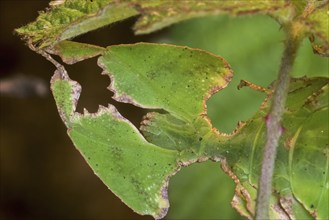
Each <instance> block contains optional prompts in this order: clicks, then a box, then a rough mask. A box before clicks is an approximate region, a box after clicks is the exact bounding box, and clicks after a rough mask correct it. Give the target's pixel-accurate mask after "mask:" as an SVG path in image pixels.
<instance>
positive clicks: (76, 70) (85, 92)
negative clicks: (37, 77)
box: [66, 58, 166, 129]
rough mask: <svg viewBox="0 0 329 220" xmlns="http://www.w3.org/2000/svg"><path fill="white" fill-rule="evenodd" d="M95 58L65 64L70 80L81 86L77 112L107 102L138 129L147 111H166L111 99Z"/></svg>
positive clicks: (111, 93) (108, 83)
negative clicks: (68, 64)
mask: <svg viewBox="0 0 329 220" xmlns="http://www.w3.org/2000/svg"><path fill="white" fill-rule="evenodd" d="M97 59H98V58H92V59H87V60H84V61H82V62H78V63H76V64H74V65H70V66H66V69H67V71H68V73H69V75H70V77H71V78H72V80H75V81H77V82H78V83H79V84H80V85H81V88H82V90H81V94H80V98H79V101H78V105H77V110H76V111H77V112H79V113H81V114H83V109H84V108H85V109H87V110H88V112H90V113H95V112H97V110H98V109H99V105H102V106H105V107H107V106H108V104H111V105H114V106H115V108H116V109H117V110H118V111H119V113H120V114H121V115H122V116H123V117H124V118H126V119H127V120H129V121H130V122H131V123H132V124H133V125H135V127H136V128H137V129H139V127H140V124H141V121H142V120H143V117H144V116H145V115H146V114H147V113H148V112H158V113H166V111H164V110H161V109H143V108H140V107H136V106H134V105H132V104H128V103H122V102H117V101H116V100H114V99H112V96H113V92H111V91H110V90H108V89H107V87H108V86H109V85H110V82H111V81H110V78H109V77H108V76H107V75H102V74H101V72H102V71H103V70H102V69H101V68H100V67H99V66H97Z"/></svg>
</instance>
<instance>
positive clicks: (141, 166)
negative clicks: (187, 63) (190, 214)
mask: <svg viewBox="0 0 329 220" xmlns="http://www.w3.org/2000/svg"><path fill="white" fill-rule="evenodd" d="M79 88H80V86H79V85H78V84H77V83H76V82H74V81H72V80H70V79H61V78H60V76H59V74H58V73H55V75H54V77H53V79H52V90H53V93H54V96H55V100H56V104H57V107H58V109H59V111H60V112H64V117H62V119H63V120H64V122H66V125H67V127H68V128H69V130H68V134H69V136H70V138H71V140H72V141H73V143H74V144H75V145H76V147H77V148H78V150H79V151H80V152H81V154H82V155H83V156H84V158H85V159H86V161H87V162H88V163H89V165H90V166H91V167H92V168H93V170H94V172H95V174H96V175H98V176H99V177H100V179H101V180H102V181H103V182H104V183H105V184H106V185H107V186H108V187H109V188H110V189H111V190H112V191H113V193H115V194H116V195H118V196H119V197H120V198H121V199H122V200H123V202H124V203H126V204H127V205H128V206H129V207H131V208H133V209H134V210H135V211H136V212H137V213H140V214H144V215H145V214H148V215H152V216H154V217H155V218H162V217H163V216H164V215H165V214H166V213H167V209H168V207H169V202H168V199H167V187H168V180H169V177H170V176H171V175H173V174H174V173H175V172H176V171H177V169H178V167H179V166H178V164H177V161H176V158H177V152H175V151H170V150H166V149H162V148H159V147H157V146H155V145H153V144H150V143H148V142H146V141H145V139H144V138H143V137H142V136H141V135H140V133H139V131H138V130H137V129H136V128H135V127H134V126H133V125H132V124H131V123H130V122H129V121H127V120H126V119H125V118H123V117H122V116H121V115H120V114H119V113H118V112H117V110H116V109H115V107H113V106H111V105H109V107H108V108H105V107H100V108H99V110H98V112H97V113H95V114H89V113H87V112H85V114H84V115H80V114H79V113H76V112H73V111H74V110H73V109H74V108H72V107H71V106H75V105H76V103H74V98H73V97H74V95H73V96H72V91H76V90H79Z"/></svg>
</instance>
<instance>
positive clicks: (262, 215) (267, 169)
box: [256, 30, 301, 220]
mask: <svg viewBox="0 0 329 220" xmlns="http://www.w3.org/2000/svg"><path fill="white" fill-rule="evenodd" d="M300 41H301V40H300V39H299V38H297V37H294V36H292V34H291V32H290V30H287V40H286V42H285V50H284V52H283V56H282V60H281V66H280V70H279V76H278V80H277V82H276V88H275V91H274V94H273V97H272V104H271V109H270V111H269V114H268V116H267V117H266V127H267V139H266V145H265V149H264V155H263V162H262V167H261V176H260V179H259V184H258V195H257V210H256V219H257V220H264V219H269V206H270V197H271V193H272V179H273V171H274V161H275V158H276V152H277V147H278V144H279V139H280V137H281V134H282V132H283V128H282V126H281V117H282V114H283V112H284V106H285V102H286V98H287V94H288V87H289V81H290V77H289V73H290V72H291V69H292V66H293V63H294V60H295V57H296V53H297V50H298V47H299V43H300Z"/></svg>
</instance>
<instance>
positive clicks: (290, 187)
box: [206, 77, 329, 219]
mask: <svg viewBox="0 0 329 220" xmlns="http://www.w3.org/2000/svg"><path fill="white" fill-rule="evenodd" d="M328 82H329V80H328V78H320V77H319V78H312V79H309V78H300V79H294V80H292V83H291V85H290V91H289V95H288V102H287V108H286V112H285V114H284V118H283V126H284V135H283V138H282V139H281V142H280V146H279V149H278V155H277V159H276V170H275V173H274V177H273V184H274V187H273V194H272V205H271V209H272V211H271V216H272V218H274V219H276V218H279V219H282V218H288V217H290V218H296V219H299V218H301V217H302V216H308V217H309V218H310V217H311V216H312V217H313V218H316V219H327V218H328V217H329V216H328V213H327V208H325V207H327V204H328V197H329V188H328V187H327V186H328V184H329V178H328V177H329V172H328V170H329V162H328V161H329V155H328V153H327V152H328V150H329V148H328V135H329V134H328V126H327V124H326V123H325V122H327V121H328V120H329V119H328V96H327V95H324V94H325V93H326V91H327V88H328ZM268 104H269V103H267V104H266V105H265V106H264V105H263V106H264V108H262V109H260V111H259V112H258V113H257V114H256V115H255V116H254V117H253V118H252V119H251V120H249V121H248V122H246V123H245V125H244V126H242V127H241V128H239V129H238V130H237V131H236V132H235V134H234V135H233V137H232V138H231V139H230V140H228V141H227V142H226V143H225V144H224V145H223V148H225V149H226V150H227V152H226V153H225V152H224V154H223V153H221V154H222V155H223V156H224V157H225V158H226V161H225V164H226V166H225V167H226V168H225V169H224V170H225V171H226V172H227V173H228V174H229V175H230V176H231V177H232V178H233V179H235V180H236V182H238V187H239V188H241V189H243V190H240V191H239V192H241V191H242V192H243V193H237V194H236V197H238V199H236V201H237V202H236V204H234V205H235V207H236V208H237V209H238V210H240V209H241V207H242V210H241V212H242V213H245V210H249V215H250V216H253V214H254V206H255V204H254V201H255V199H256V190H257V185H258V177H259V176H258V174H259V169H260V164H261V158H262V147H263V146H264V144H265V142H264V141H265V125H264V122H265V117H266V114H267V112H268V106H269V105H268ZM207 150H209V152H208V154H217V153H215V152H214V150H213V149H212V148H210V149H207ZM207 150H206V151H207ZM287 201H290V202H287ZM243 202H245V204H243ZM248 207H249V208H248ZM280 207H283V209H282V208H280ZM280 216H281V217H280ZM284 216H285V217H284Z"/></svg>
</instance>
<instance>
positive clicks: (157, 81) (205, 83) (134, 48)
mask: <svg viewBox="0 0 329 220" xmlns="http://www.w3.org/2000/svg"><path fill="white" fill-rule="evenodd" d="M98 63H99V65H100V66H101V67H102V68H103V69H104V72H103V74H108V75H109V76H110V77H111V79H112V83H111V86H110V90H112V91H113V92H115V95H114V97H113V98H114V99H116V100H117V101H120V102H127V103H132V104H134V105H137V106H141V107H143V108H151V109H163V110H165V111H168V112H169V113H171V114H172V115H173V116H175V117H177V118H180V119H185V120H187V121H190V122H191V121H192V120H195V119H196V118H197V117H198V116H200V115H203V114H206V100H207V99H208V98H209V96H210V95H212V94H213V93H215V92H217V91H218V90H220V89H222V88H224V87H225V86H226V85H227V83H228V82H229V81H230V79H231V77H232V71H231V69H230V66H229V64H228V63H227V62H226V61H225V60H223V59H222V58H220V57H218V56H216V55H213V54H210V53H207V52H205V51H202V50H198V49H191V48H188V47H179V46H172V45H159V44H148V43H139V44H134V45H118V46H110V47H108V48H107V51H106V52H105V53H104V54H103V56H102V57H100V58H99V62H98Z"/></svg>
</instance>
